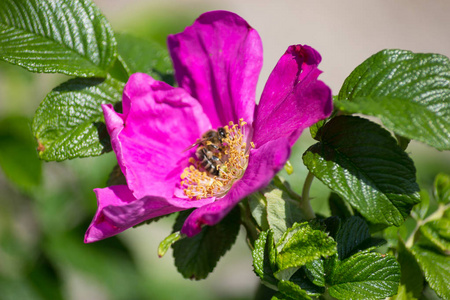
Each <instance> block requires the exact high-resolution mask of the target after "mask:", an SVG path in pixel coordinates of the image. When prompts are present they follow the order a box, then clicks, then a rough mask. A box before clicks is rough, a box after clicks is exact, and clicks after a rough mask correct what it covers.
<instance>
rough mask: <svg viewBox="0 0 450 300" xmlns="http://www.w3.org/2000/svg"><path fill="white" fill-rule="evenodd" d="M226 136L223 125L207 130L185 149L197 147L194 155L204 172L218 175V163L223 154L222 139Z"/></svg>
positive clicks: (219, 163)
mask: <svg viewBox="0 0 450 300" xmlns="http://www.w3.org/2000/svg"><path fill="white" fill-rule="evenodd" d="M226 137H227V131H226V130H225V128H223V127H219V128H217V130H212V129H211V130H208V131H207V132H205V133H204V134H203V135H202V138H201V139H198V140H197V142H195V143H194V144H193V145H191V146H190V147H188V148H187V149H186V150H185V151H187V150H189V149H192V148H194V147H195V146H198V147H197V150H196V151H195V155H196V156H197V158H198V160H199V161H200V164H201V165H202V166H203V168H205V170H206V172H208V173H209V174H211V175H214V176H219V175H220V165H221V164H222V163H223V161H222V160H221V159H220V158H221V157H222V155H223V154H224V145H223V140H224V139H225V138H226Z"/></svg>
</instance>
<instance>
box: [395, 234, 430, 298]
mask: <svg viewBox="0 0 450 300" xmlns="http://www.w3.org/2000/svg"><path fill="white" fill-rule="evenodd" d="M397 260H398V262H399V264H400V267H401V274H402V276H401V280H400V282H401V284H402V285H403V286H404V289H405V291H404V293H407V294H411V296H413V297H415V298H419V297H420V295H421V294H422V290H423V280H424V278H423V275H422V271H421V270H420V267H419V265H418V263H417V261H416V259H415V258H414V256H413V255H412V253H411V252H410V251H409V249H407V248H406V247H405V245H404V244H403V242H402V240H401V239H399V242H398V257H397ZM399 293H400V291H399Z"/></svg>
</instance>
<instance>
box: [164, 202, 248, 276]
mask: <svg viewBox="0 0 450 300" xmlns="http://www.w3.org/2000/svg"><path fill="white" fill-rule="evenodd" d="M239 220H240V213H239V208H238V207H236V208H235V209H233V210H232V211H231V212H230V213H229V214H228V215H227V216H226V217H225V218H224V219H223V220H222V221H221V222H220V223H218V224H216V225H214V226H206V227H204V228H203V230H202V231H201V232H200V233H199V234H197V235H195V236H193V237H191V238H184V239H181V240H179V241H177V242H176V243H175V244H173V245H172V248H173V256H174V258H175V266H176V267H177V269H178V272H180V273H181V274H182V275H183V276H184V277H185V278H190V279H196V280H199V279H204V278H206V277H207V276H208V274H209V273H211V272H212V271H213V270H214V268H215V267H216V264H217V262H218V261H219V259H220V257H222V256H223V255H224V254H225V253H226V252H227V251H228V250H229V249H230V248H231V246H232V245H233V244H234V242H235V241H236V237H237V235H238V233H239V226H240V223H239ZM176 230H179V229H176Z"/></svg>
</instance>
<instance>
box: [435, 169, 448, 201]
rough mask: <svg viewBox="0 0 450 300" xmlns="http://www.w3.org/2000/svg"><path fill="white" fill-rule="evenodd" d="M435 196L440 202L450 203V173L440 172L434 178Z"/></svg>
mask: <svg viewBox="0 0 450 300" xmlns="http://www.w3.org/2000/svg"><path fill="white" fill-rule="evenodd" d="M434 197H435V198H436V200H437V201H438V202H439V203H442V204H449V203H450V175H448V174H444V173H440V174H438V175H437V176H436V179H435V180H434Z"/></svg>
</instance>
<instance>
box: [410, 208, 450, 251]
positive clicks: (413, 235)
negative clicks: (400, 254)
mask: <svg viewBox="0 0 450 300" xmlns="http://www.w3.org/2000/svg"><path fill="white" fill-rule="evenodd" d="M449 207H450V204H447V205H439V207H438V209H437V210H436V211H435V212H434V213H432V214H431V215H429V216H428V218H426V219H424V220H420V219H419V220H416V222H417V224H416V228H414V230H413V232H412V233H411V235H410V236H409V238H408V240H407V241H406V243H405V246H406V248H408V249H410V248H411V247H412V246H413V245H414V242H415V241H416V240H417V239H418V238H419V235H420V234H419V233H420V232H419V228H420V226H422V225H423V224H425V223H427V222H430V221H433V220H438V219H440V218H442V216H443V215H444V212H445V211H446V210H447V209H448V208H449Z"/></svg>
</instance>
